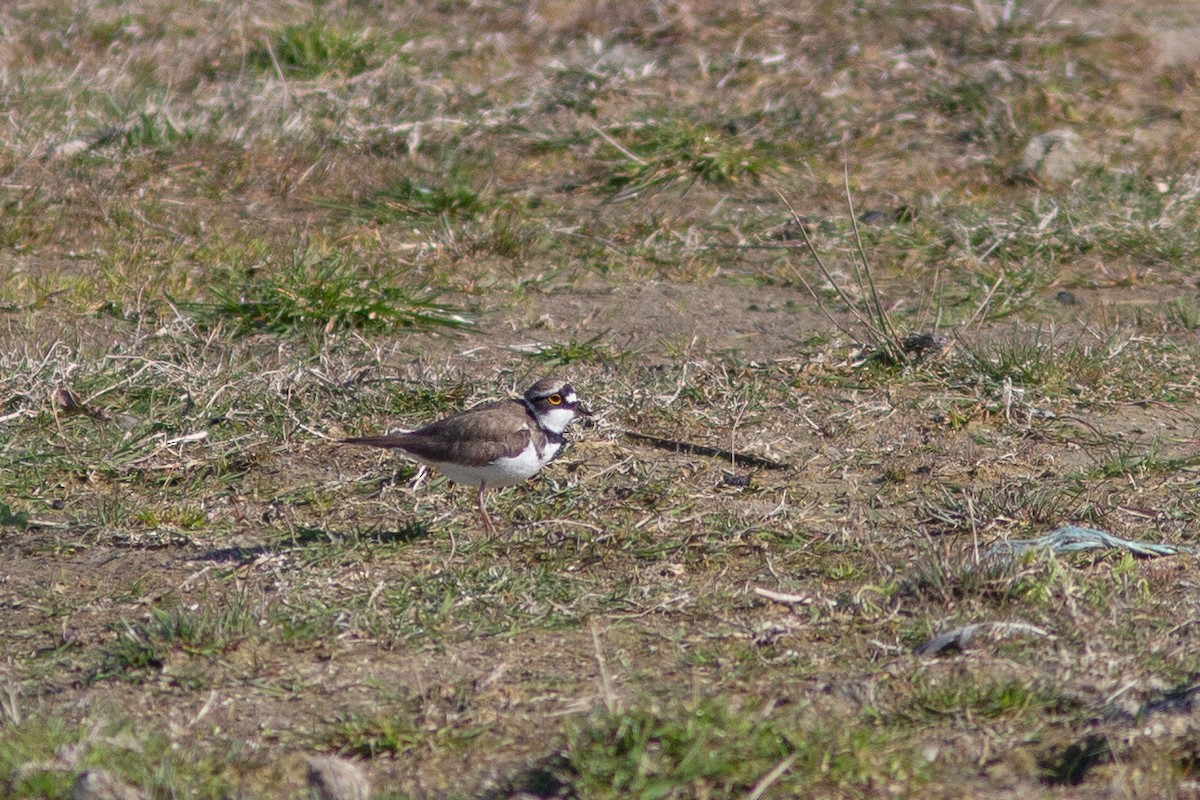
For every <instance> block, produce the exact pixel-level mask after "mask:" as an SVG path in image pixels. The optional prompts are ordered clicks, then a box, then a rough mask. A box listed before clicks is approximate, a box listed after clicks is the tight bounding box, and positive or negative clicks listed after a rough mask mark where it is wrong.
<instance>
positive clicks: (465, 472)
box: [430, 442, 562, 487]
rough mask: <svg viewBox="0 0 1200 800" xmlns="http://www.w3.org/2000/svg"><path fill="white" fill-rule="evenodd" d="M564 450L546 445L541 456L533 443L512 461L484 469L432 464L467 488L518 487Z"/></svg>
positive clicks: (493, 464)
mask: <svg viewBox="0 0 1200 800" xmlns="http://www.w3.org/2000/svg"><path fill="white" fill-rule="evenodd" d="M560 449H562V445H561V444H557V443H554V442H547V443H546V446H545V447H544V448H542V452H541V455H540V456H539V455H538V452H537V449H536V448H534V446H533V445H532V444H530V445H529V446H528V447H526V448H525V449H524V450H522V451H521V453H520V455H516V456H512V457H511V458H501V459H499V460H497V461H495V462H493V463H492V464H488V465H486V466H482V467H465V466H463V465H462V464H445V463H440V462H436V461H435V462H430V466H431V467H435V468H437V469H438V470H440V471H441V472H442V473H443V474H445V476H446V477H447V478H449V479H450V480H452V481H454V482H455V483H461V484H465V485H467V486H479V484H480V483H485V484H487V485H488V486H493V487H499V486H515V485H517V484H518V483H524V482H525V481H527V480H528V479H529V478H531V477H533V476H534V475H536V474H537V472H538V470H540V469H541V468H542V467H544V466H546V465H547V464H549V463H550V460H551V459H553V458H554V457H555V456H556V455H558V451H559V450H560Z"/></svg>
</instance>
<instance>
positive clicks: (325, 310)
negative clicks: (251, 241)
mask: <svg viewBox="0 0 1200 800" xmlns="http://www.w3.org/2000/svg"><path fill="white" fill-rule="evenodd" d="M214 283H215V285H214V286H213V288H212V290H211V291H212V294H213V295H214V296H215V297H216V298H217V299H216V302H213V303H208V304H193V305H192V307H193V308H195V310H196V311H197V312H198V316H199V319H200V321H201V322H202V323H204V324H206V325H208V326H210V327H211V326H216V325H221V324H224V325H227V326H228V327H229V328H230V329H231V331H232V333H233V334H234V335H237V336H246V335H249V334H254V333H281V334H286V333H293V332H296V331H301V330H324V331H325V332H333V331H340V330H348V329H354V330H363V331H395V330H406V329H432V328H463V327H467V326H469V325H470V324H471V320H470V319H469V318H468V316H467V315H466V312H465V311H463V310H461V309H458V308H456V307H454V306H451V305H447V304H444V303H438V302H437V301H436V297H437V295H436V293H435V292H434V291H433V290H431V289H429V288H428V287H424V286H414V285H412V282H411V281H410V280H408V279H406V276H404V275H403V274H401V272H400V271H399V270H384V271H382V272H372V271H370V270H368V269H367V268H365V267H364V266H363V265H362V264H360V263H359V262H358V261H357V260H356V259H353V258H351V257H349V256H346V255H342V254H339V253H325V252H322V251H320V250H317V249H315V248H307V249H302V250H297V251H296V252H295V253H294V254H293V255H292V257H291V258H290V259H289V260H287V261H286V262H284V263H282V264H279V265H268V266H267V267H266V268H265V269H263V270H261V271H259V270H255V271H249V270H228V271H226V272H225V273H224V274H222V275H221V276H220V277H219V278H218V279H217V280H216V281H215V282H214Z"/></svg>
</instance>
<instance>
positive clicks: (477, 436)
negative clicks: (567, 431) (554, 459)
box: [342, 400, 533, 467]
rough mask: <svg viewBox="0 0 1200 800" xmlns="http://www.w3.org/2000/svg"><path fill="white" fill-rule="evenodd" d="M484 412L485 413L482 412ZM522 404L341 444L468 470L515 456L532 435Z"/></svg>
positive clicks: (498, 405)
mask: <svg viewBox="0 0 1200 800" xmlns="http://www.w3.org/2000/svg"><path fill="white" fill-rule="evenodd" d="M483 412H487V413H483ZM532 435H533V434H532V431H531V430H530V421H529V414H528V412H527V411H526V410H525V405H524V404H523V403H521V402H520V401H516V400H500V401H498V402H495V403H486V404H484V405H481V406H476V407H475V408H471V409H468V410H466V411H462V412H460V413H458V414H455V415H454V416H451V417H446V418H445V419H441V420H438V421H437V422H434V423H432V424H430V425H426V426H425V427H424V428H421V429H419V430H415V431H411V432H409V433H397V434H392V435H390V436H362V437H356V438H353V439H343V440H342V443H343V444H361V445H368V446H370V447H390V448H395V449H398V450H403V451H405V452H406V453H411V454H412V455H413V456H416V457H417V458H419V459H422V460H424V461H439V462H454V463H458V464H465V465H468V466H472V467H478V466H482V465H484V464H490V463H491V462H493V461H495V460H496V459H498V458H503V457H505V456H515V455H517V454H518V453H520V452H521V451H522V450H524V449H525V448H526V447H527V446H528V445H529V441H530V438H531V436H532Z"/></svg>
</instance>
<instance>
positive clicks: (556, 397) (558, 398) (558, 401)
mask: <svg viewBox="0 0 1200 800" xmlns="http://www.w3.org/2000/svg"><path fill="white" fill-rule="evenodd" d="M546 401H547V402H548V403H550V405H552V406H561V405H562V395H561V394H552V395H550V396H549V397H547V398H546Z"/></svg>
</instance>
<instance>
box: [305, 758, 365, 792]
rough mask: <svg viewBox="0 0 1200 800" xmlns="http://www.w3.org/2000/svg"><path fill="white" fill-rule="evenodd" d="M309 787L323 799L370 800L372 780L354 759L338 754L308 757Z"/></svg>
mask: <svg viewBox="0 0 1200 800" xmlns="http://www.w3.org/2000/svg"><path fill="white" fill-rule="evenodd" d="M308 787H309V788H310V789H313V790H315V791H316V793H317V796H318V797H320V798H321V800H368V798H370V796H371V782H370V781H369V780H367V776H366V775H364V774H363V771H362V770H361V769H359V767H358V765H357V764H355V763H354V762H353V761H350V760H348V759H345V758H338V757H337V756H322V755H317V756H309V757H308Z"/></svg>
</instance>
